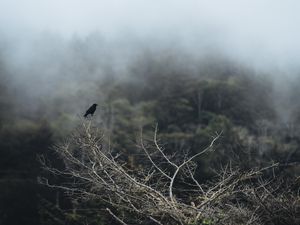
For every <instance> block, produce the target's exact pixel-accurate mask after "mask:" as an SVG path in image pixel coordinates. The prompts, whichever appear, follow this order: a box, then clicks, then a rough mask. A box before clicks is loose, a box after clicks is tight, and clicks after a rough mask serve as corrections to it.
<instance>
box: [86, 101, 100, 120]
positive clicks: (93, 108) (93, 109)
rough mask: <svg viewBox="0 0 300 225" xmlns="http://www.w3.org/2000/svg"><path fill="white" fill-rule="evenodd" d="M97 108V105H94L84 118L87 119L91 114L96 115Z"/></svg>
mask: <svg viewBox="0 0 300 225" xmlns="http://www.w3.org/2000/svg"><path fill="white" fill-rule="evenodd" d="M96 108H97V104H93V105H92V106H91V107H90V108H89V109H88V110H87V111H86V113H85V114H84V117H85V118H86V117H87V116H88V115H89V114H91V115H92V116H93V115H94V112H95V111H96Z"/></svg>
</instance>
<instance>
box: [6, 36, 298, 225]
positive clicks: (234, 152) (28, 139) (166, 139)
mask: <svg viewBox="0 0 300 225" xmlns="http://www.w3.org/2000/svg"><path fill="white" fill-rule="evenodd" d="M95 42H96V41H95V40H92V41H91V40H87V41H86V42H85V41H80V40H77V39H76V38H75V39H74V40H73V42H72V43H71V44H69V45H68V47H67V49H66V50H64V51H61V50H59V51H58V49H59V46H60V45H59V44H57V46H56V47H57V48H54V50H53V49H50V48H49V49H47V51H45V52H43V51H44V50H43V51H42V50H40V51H41V53H40V54H45V55H46V56H47V57H45V58H44V59H43V60H42V59H39V57H37V58H36V59H35V61H33V62H32V64H30V65H26V66H25V67H23V68H21V66H20V67H18V68H14V69H12V68H11V67H10V66H11V65H9V64H8V63H6V61H5V60H4V59H5V55H4V54H5V52H6V51H5V50H3V51H2V54H1V52H0V54H1V58H0V79H1V83H0V107H1V108H0V224H3V225H17V224H31V225H47V224H49V225H50V224H51V225H54V224H72V225H73V224H74V225H75V224H89V225H93V224H95V225H96V224H97V225H101V224H117V221H114V220H113V219H111V217H110V215H108V214H107V212H105V211H103V210H102V208H105V204H106V203H105V202H99V201H88V202H85V201H80V200H75V199H73V198H72V197H71V196H69V195H67V194H66V193H65V192H64V191H62V190H59V189H51V188H49V187H46V186H44V185H41V184H39V182H38V178H39V177H48V178H49V180H50V181H51V182H54V183H56V184H59V183H62V182H64V179H63V178H61V177H56V176H53V175H51V174H49V173H48V172H47V171H44V170H42V168H41V167H42V165H41V163H40V162H39V160H38V156H39V155H43V156H45V157H46V158H47V160H48V161H49V162H51V164H52V165H53V166H54V167H57V168H60V167H62V162H61V159H59V158H58V156H57V155H56V154H55V153H54V151H53V148H54V146H55V145H57V143H60V142H62V141H63V140H65V139H67V138H68V137H69V136H70V135H71V133H72V132H73V131H74V130H76V127H78V126H79V125H80V124H81V123H82V121H84V118H83V114H84V112H85V110H86V109H87V107H89V106H90V105H91V104H93V103H97V104H98V105H99V106H98V109H97V111H96V112H95V115H94V117H93V118H91V121H92V123H93V125H94V126H95V127H98V128H99V129H102V130H104V131H105V133H106V135H107V136H109V138H110V145H111V148H112V149H113V150H114V151H116V152H120V153H121V155H122V156H121V157H124V159H126V161H127V162H128V165H127V166H128V167H130V168H139V166H140V165H141V164H143V161H141V160H140V154H141V149H140V148H139V147H138V146H137V142H138V139H139V136H140V133H141V129H142V130H143V133H144V135H145V136H147V137H151V136H152V135H153V132H154V130H155V126H156V125H157V128H158V135H159V139H160V142H161V143H162V144H163V146H164V148H165V150H166V151H167V152H169V153H170V154H173V153H177V154H179V155H180V154H183V152H185V151H188V152H190V153H191V154H196V153H197V152H199V151H200V150H201V149H204V148H205V147H206V146H208V145H209V144H210V142H211V140H212V136H213V135H214V134H215V133H216V132H218V133H220V132H222V135H221V136H220V138H219V140H218V143H217V144H216V146H215V151H214V152H213V153H212V154H209V155H208V156H206V157H203V158H199V159H197V160H196V164H197V166H198V168H197V170H196V173H195V176H196V178H197V180H199V182H201V183H206V182H210V181H211V180H212V179H213V178H214V176H215V170H217V169H220V168H223V167H224V166H226V165H228V164H231V165H233V166H238V167H239V168H240V169H241V170H249V169H251V168H256V167H264V166H269V165H271V164H272V163H279V165H280V166H279V167H278V168H276V169H275V170H270V171H267V172H266V174H265V176H266V177H272V176H273V175H274V173H276V176H280V177H285V178H286V179H289V178H291V179H293V178H295V177H298V178H299V176H300V166H299V162H300V150H299V148H300V130H299V124H300V116H299V113H300V104H299V101H298V96H299V88H298V86H297V85H296V84H297V83H298V82H299V81H300V80H299V78H298V77H297V76H295V77H294V78H292V79H289V78H286V80H284V79H283V78H282V77H280V74H267V73H265V72H264V73H263V72H259V71H256V70H254V69H252V68H250V67H248V66H245V65H242V64H240V63H237V62H234V61H232V60H229V59H226V58H224V57H222V56H217V55H214V54H212V55H207V56H205V57H204V56H202V57H196V56H193V57H192V56H186V52H181V51H179V50H178V51H174V50H172V51H171V50H170V49H165V50H159V51H158V50H157V49H156V50H153V49H152V50H149V49H144V50H141V51H140V52H137V53H134V55H133V56H132V58H133V59H132V60H130V63H127V62H126V63H127V64H126V68H123V67H124V66H123V65H122V63H120V62H119V61H121V60H119V61H118V62H115V61H114V62H111V63H108V62H109V61H110V60H111V61H113V60H112V56H111V57H109V55H108V54H107V51H108V49H109V48H108V49H105V48H103V46H104V45H100V47H99V48H98V49H95V48H94V46H95V45H96V44H97V42H96V43H95ZM87 43H93V44H89V45H88V44H87ZM39 45H41V43H37V46H39ZM101 46H102V47H101ZM37 49H38V50H39V47H37ZM57 51H58V53H57ZM101 51H102V52H106V55H105V59H100V58H99V52H101ZM101 54H102V53H101ZM114 54H118V52H116V53H114ZM120 54H121V55H122V57H124V59H123V61H122V62H124V61H128V59H127V58H126V54H125V53H124V52H121V53H120ZM66 55H68V57H66ZM53 56H55V57H58V59H57V60H53V59H52V61H51V60H50V59H51V58H52V57H53ZM127 57H128V56H127ZM115 67H118V69H116V68H115ZM24 68H25V69H24ZM43 68H47V69H43ZM49 68H50V69H49ZM51 68H52V69H53V71H51ZM54 70H55V71H54ZM20 73H24V78H22V79H24V81H22V79H19V80H18V81H16V79H15V74H20ZM42 73H45V74H47V73H48V74H50V75H51V74H52V73H55V74H56V75H57V76H56V78H57V80H54V81H49V80H43V76H42ZM26 74H27V75H28V74H33V75H32V77H31V78H30V76H27V78H28V77H29V78H28V80H26ZM38 74H41V75H40V76H38ZM56 78H55V79H56ZM18 82H19V83H18ZM22 82H23V83H22ZM281 82H285V86H286V87H283V86H284V85H281V84H282V83H281ZM25 87H31V88H30V89H31V90H30V91H28V89H25ZM282 89H284V90H282ZM45 93H47V94H45ZM88 120H89V119H88ZM297 185H299V179H298V184H296V186H297ZM298 187H299V186H298ZM298 198H299V196H298ZM298 202H299V200H298ZM203 224H210V223H204V222H203ZM273 224H274V223H273ZM278 224H280V223H278ZM282 224H284V223H282Z"/></svg>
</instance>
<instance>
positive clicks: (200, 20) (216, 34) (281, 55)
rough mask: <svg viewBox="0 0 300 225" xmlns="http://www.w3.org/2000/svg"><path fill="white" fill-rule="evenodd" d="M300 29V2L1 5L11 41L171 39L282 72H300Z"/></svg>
mask: <svg viewBox="0 0 300 225" xmlns="http://www.w3.org/2000/svg"><path fill="white" fill-rule="evenodd" d="M299 27H300V1H298V0H198V1H197V0H181V1H179V0H107V1H106V0H0V32H1V33H2V36H3V35H4V36H7V37H9V38H12V37H18V38H19V39H20V37H21V39H22V38H26V37H30V36H31V35H36V34H37V33H39V32H45V31H46V32H51V33H54V34H59V35H61V36H63V37H70V36H72V35H73V34H74V33H75V34H76V35H78V36H83V37H84V36H87V35H89V34H90V33H91V32H95V31H97V32H99V33H101V35H103V36H105V37H107V38H108V39H109V38H120V39H121V38H122V37H127V36H128V35H134V36H136V37H139V38H141V39H143V38H149V37H154V38H158V39H159V38H161V39H164V40H168V39H169V38H171V39H177V40H179V41H181V42H184V43H186V44H187V45H190V46H192V48H193V49H195V47H197V45H201V44H202V45H203V43H205V44H206V45H211V46H213V47H216V48H219V49H221V50H222V51H224V52H225V53H226V54H229V55H231V56H232V57H236V58H240V59H241V60H246V61H247V60H249V61H250V62H252V61H254V62H255V63H257V64H270V65H272V66H275V65H276V66H277V67H279V68H280V67H298V60H299V59H300V44H299V40H300V29H299ZM195 45H196V46H195ZM196 49H197V48H196Z"/></svg>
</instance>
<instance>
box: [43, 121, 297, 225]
mask: <svg viewBox="0 0 300 225" xmlns="http://www.w3.org/2000/svg"><path fill="white" fill-rule="evenodd" d="M142 134H143V132H141V137H140V142H139V145H138V146H139V147H140V149H141V151H142V152H143V153H144V154H143V155H142V156H139V157H140V158H139V161H140V162H142V163H140V164H139V165H137V166H136V167H135V168H132V167H129V166H128V162H127V161H126V157H123V156H122V155H121V154H120V153H118V152H115V151H112V150H111V148H110V144H109V141H108V140H105V134H104V133H103V132H102V131H101V130H99V129H98V128H96V127H93V126H92V124H91V121H88V122H83V124H82V126H80V127H79V128H78V129H77V130H76V131H75V132H74V133H73V135H72V136H71V137H70V138H69V139H67V140H66V141H65V142H64V143H61V144H58V145H57V146H56V147H55V151H56V152H57V154H58V155H59V156H60V157H61V159H62V160H63V162H64V165H65V168H64V169H57V168H53V167H51V166H49V164H48V163H47V162H46V159H45V158H43V157H41V162H42V163H43V165H44V167H45V168H46V169H47V170H48V171H50V172H52V173H54V174H57V175H62V176H64V177H66V178H68V180H69V182H66V183H63V184H50V183H49V181H48V180H47V179H46V178H41V179H40V181H41V182H42V183H43V184H46V185H48V186H49V187H54V188H61V189H64V190H65V191H66V192H67V193H69V194H71V195H72V196H73V197H74V198H75V197H78V198H81V199H84V200H89V199H100V200H101V201H102V202H105V203H106V204H107V208H106V210H107V212H108V213H109V214H110V215H111V216H112V217H113V218H114V219H115V220H116V221H118V222H119V223H120V224H123V225H124V224H128V221H132V220H133V221H134V223H135V224H141V223H145V221H151V223H153V224H160V225H162V224H164V225H173V224H174V225H175V224H176V225H177V224H181V225H188V224H216V223H217V224H263V221H266V220H271V219H270V218H271V217H272V216H273V214H272V212H270V209H271V208H272V207H271V205H272V204H271V203H270V202H269V200H270V199H271V198H273V201H274V202H277V203H276V204H279V202H280V204H279V206H277V207H278V208H280V210H283V211H285V212H290V214H291V215H292V216H290V217H289V218H292V219H293V220H290V221H295V220H297V219H298V217H297V216H296V215H297V214H296V213H297V212H298V211H299V196H294V197H295V198H296V199H297V198H298V202H297V200H295V199H294V200H293V202H294V206H293V207H291V206H290V205H288V204H284V207H285V208H284V207H281V206H282V204H281V203H282V201H279V200H278V198H277V197H276V195H275V191H274V190H271V188H270V182H269V183H267V182H264V181H261V182H256V183H255V185H254V180H256V181H260V180H259V179H260V176H261V174H262V172H263V171H265V170H268V169H270V168H274V167H275V166H276V165H271V166H270V167H268V168H263V169H253V170H251V171H247V172H242V171H239V170H237V169H233V168H232V167H231V166H230V165H228V166H226V167H225V168H223V170H222V171H221V172H219V173H218V177H217V178H216V179H215V181H214V182H210V183H207V184H200V183H199V182H198V181H197V179H196V178H195V171H196V168H197V165H196V163H195V162H194V159H196V158H197V157H201V156H204V155H205V154H208V153H209V152H212V151H213V150H214V144H215V143H216V141H217V140H218V139H219V137H220V135H221V133H217V134H216V135H215V136H213V137H212V140H211V142H210V145H209V146H208V147H207V148H205V149H204V150H202V151H199V152H198V153H196V154H195V155H192V156H189V155H188V154H187V153H186V154H184V155H181V156H180V157H178V156H177V155H174V154H168V153H167V152H166V151H165V150H164V148H163V147H162V146H161V145H160V143H159V140H158V129H157V126H156V128H155V131H154V134H153V139H152V140H151V141H150V140H147V138H144V137H143V135H142ZM288 194H289V195H290V196H292V194H291V192H289V193H288ZM283 199H287V198H283ZM289 200H291V198H289ZM297 207H298V208H297ZM280 210H279V211H280ZM297 210H298V211H297ZM262 212H266V213H262ZM128 215H130V217H129V216H128ZM269 224H275V223H269ZM283 224H284V223H283ZM287 224H293V223H287Z"/></svg>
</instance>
